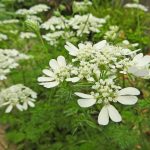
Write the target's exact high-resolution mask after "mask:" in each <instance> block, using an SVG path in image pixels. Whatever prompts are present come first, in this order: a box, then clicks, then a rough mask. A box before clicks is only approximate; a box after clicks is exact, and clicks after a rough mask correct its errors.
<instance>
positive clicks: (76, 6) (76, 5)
mask: <svg viewBox="0 0 150 150" xmlns="http://www.w3.org/2000/svg"><path fill="white" fill-rule="evenodd" d="M91 5H92V2H91V1H89V0H84V1H81V2H77V1H74V2H73V12H74V13H76V12H87V11H88V8H89V6H91Z"/></svg>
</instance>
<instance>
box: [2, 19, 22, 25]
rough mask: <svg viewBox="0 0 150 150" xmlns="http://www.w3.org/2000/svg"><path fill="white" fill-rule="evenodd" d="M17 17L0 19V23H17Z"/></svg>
mask: <svg viewBox="0 0 150 150" xmlns="http://www.w3.org/2000/svg"><path fill="white" fill-rule="evenodd" d="M18 22H19V20H18V19H9V20H2V21H0V25H4V24H13V23H18Z"/></svg>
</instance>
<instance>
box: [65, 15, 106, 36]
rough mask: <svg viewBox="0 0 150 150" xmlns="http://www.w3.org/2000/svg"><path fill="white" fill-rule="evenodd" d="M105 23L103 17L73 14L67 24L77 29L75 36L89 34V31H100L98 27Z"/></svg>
mask: <svg viewBox="0 0 150 150" xmlns="http://www.w3.org/2000/svg"><path fill="white" fill-rule="evenodd" d="M105 23H106V19H105V18H97V17H95V16H93V15H92V14H87V15H83V16H80V15H75V16H74V17H73V18H71V19H70V20H69V21H68V24H69V25H70V26H71V27H72V28H73V29H74V30H76V31H77V36H81V35H82V34H89V33H90V32H94V33H98V32H100V30H99V28H100V27H102V26H103V24H105Z"/></svg>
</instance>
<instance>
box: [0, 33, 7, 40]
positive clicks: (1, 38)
mask: <svg viewBox="0 0 150 150" xmlns="http://www.w3.org/2000/svg"><path fill="white" fill-rule="evenodd" d="M7 39H8V36H7V35H6V34H3V33H0V42H1V41H4V40H7Z"/></svg>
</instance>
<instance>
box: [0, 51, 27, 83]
mask: <svg viewBox="0 0 150 150" xmlns="http://www.w3.org/2000/svg"><path fill="white" fill-rule="evenodd" d="M29 58H30V57H29V56H27V55H25V54H22V53H19V52H18V51H17V50H15V49H0V80H5V79H6V78H7V77H6V75H7V74H8V73H10V71H11V69H13V68H16V67H17V66H19V64H18V61H19V60H23V59H29Z"/></svg>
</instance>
